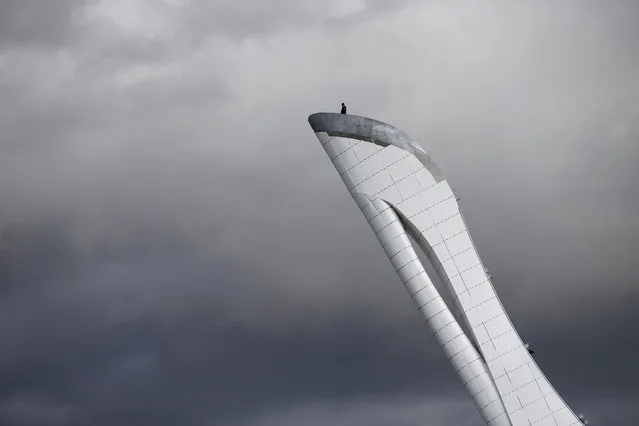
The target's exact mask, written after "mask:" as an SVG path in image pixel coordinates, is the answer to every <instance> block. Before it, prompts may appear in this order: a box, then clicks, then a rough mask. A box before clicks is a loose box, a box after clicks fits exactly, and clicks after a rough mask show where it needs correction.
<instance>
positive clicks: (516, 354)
mask: <svg viewBox="0 0 639 426" xmlns="http://www.w3.org/2000/svg"><path fill="white" fill-rule="evenodd" d="M528 359H529V355H528V351H527V350H526V348H524V347H523V346H519V347H517V348H516V349H514V350H512V351H510V352H508V353H507V354H504V355H502V356H501V362H502V363H503V364H504V368H505V369H506V371H508V372H510V371H513V370H516V369H518V368H519V367H521V366H522V365H524V364H526V363H528Z"/></svg>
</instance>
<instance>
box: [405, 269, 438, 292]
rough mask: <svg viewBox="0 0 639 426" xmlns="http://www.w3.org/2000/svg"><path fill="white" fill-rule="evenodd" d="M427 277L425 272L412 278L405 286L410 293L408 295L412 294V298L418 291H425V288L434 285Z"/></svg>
mask: <svg viewBox="0 0 639 426" xmlns="http://www.w3.org/2000/svg"><path fill="white" fill-rule="evenodd" d="M425 275H426V272H423V273H421V274H419V275H417V276H415V277H413V278H411V279H410V280H408V282H407V283H406V284H405V286H406V291H408V294H410V295H411V297H412V296H413V295H414V294H415V293H417V292H418V291H420V290H421V289H423V288H424V287H426V286H429V285H432V284H431V282H430V279H427V277H426V276H425Z"/></svg>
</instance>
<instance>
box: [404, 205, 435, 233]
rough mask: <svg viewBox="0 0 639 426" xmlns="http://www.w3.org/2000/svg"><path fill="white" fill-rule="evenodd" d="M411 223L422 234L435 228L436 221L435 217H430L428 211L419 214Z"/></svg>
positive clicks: (412, 218)
mask: <svg viewBox="0 0 639 426" xmlns="http://www.w3.org/2000/svg"><path fill="white" fill-rule="evenodd" d="M410 222H411V223H412V224H413V225H414V226H415V228H417V230H418V231H420V232H421V231H423V230H425V229H428V228H431V227H433V226H435V221H433V217H432V216H431V215H430V213H428V210H425V211H423V212H421V213H419V214H417V215H416V216H413V217H411V218H410Z"/></svg>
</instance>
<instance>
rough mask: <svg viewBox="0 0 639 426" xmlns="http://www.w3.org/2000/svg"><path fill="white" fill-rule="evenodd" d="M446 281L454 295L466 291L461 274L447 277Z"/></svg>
mask: <svg viewBox="0 0 639 426" xmlns="http://www.w3.org/2000/svg"><path fill="white" fill-rule="evenodd" d="M448 281H449V282H450V285H451V287H452V288H453V291H454V292H455V294H456V295H458V296H459V295H460V294H461V293H464V292H466V284H464V281H463V280H462V278H461V275H455V276H454V277H451V278H449V280H448ZM469 297H470V295H469Z"/></svg>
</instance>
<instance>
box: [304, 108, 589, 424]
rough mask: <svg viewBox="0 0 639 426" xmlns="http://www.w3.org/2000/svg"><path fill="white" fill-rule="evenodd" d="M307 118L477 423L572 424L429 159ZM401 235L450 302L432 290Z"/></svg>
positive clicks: (380, 126) (369, 133)
mask: <svg viewBox="0 0 639 426" xmlns="http://www.w3.org/2000/svg"><path fill="white" fill-rule="evenodd" d="M308 121H309V123H310V125H311V127H312V128H313V130H314V131H315V134H316V135H317V137H318V139H319V140H320V142H321V143H322V146H323V147H324V149H325V150H326V153H327V154H328V156H329V158H330V159H331V161H332V162H333V165H334V166H335V168H336V169H337V171H338V172H339V174H340V176H341V177H342V180H343V181H344V183H345V184H346V187H347V188H348V190H349V191H350V193H351V195H352V197H353V199H354V200H355V202H356V203H357V205H358V206H359V208H360V209H361V211H362V213H363V214H364V216H365V217H366V220H368V222H369V224H370V226H371V228H372V229H373V232H374V233H375V235H376V236H377V238H378V240H379V242H380V244H381V245H382V247H383V248H384V251H385V252H386V255H387V256H388V258H389V260H390V261H391V263H392V265H393V267H394V268H395V270H396V271H397V274H398V275H399V277H400V278H401V280H402V282H403V283H404V286H405V287H406V290H407V291H408V293H409V294H410V296H411V297H412V299H413V301H414V302H415V304H416V305H417V307H418V309H419V311H420V312H421V313H422V315H423V316H424V318H425V319H426V322H427V323H428V325H429V326H430V328H431V329H432V331H433V333H434V334H435V337H436V338H437V341H438V342H439V344H440V345H441V347H442V349H443V350H444V352H445V353H446V355H447V356H448V359H449V360H450V362H451V364H452V365H453V367H454V368H455V371H456V372H457V374H458V375H459V377H460V379H461V380H462V382H463V383H464V386H465V387H466V389H467V390H468V392H469V393H470V395H471V396H472V398H473V401H474V402H475V405H476V406H477V408H478V410H479V412H480V414H481V416H482V417H483V419H484V420H485V421H486V423H487V424H488V425H491V426H492V425H494V426H497V425H500V426H501V425H514V426H519V425H526V426H528V425H539V426H546V425H552V426H567V425H580V424H581V423H582V422H581V421H580V419H579V418H578V417H577V416H576V415H575V414H574V413H573V412H572V410H570V408H569V407H568V406H567V405H566V403H565V402H564V401H563V400H562V398H561V397H560V396H559V394H558V393H557V392H556V391H555V390H554V389H553V387H552V386H551V384H550V383H549V382H548V379H547V378H546V377H545V376H544V374H543V373H542V372H541V370H540V369H539V367H538V366H537V364H536V363H535V361H534V360H533V358H532V357H531V355H530V354H529V352H528V350H527V348H526V346H525V345H524V344H523V342H522V340H521V339H520V337H519V335H518V334H517V331H516V330H515V328H514V327H513V324H512V323H511V321H510V319H509V318H508V315H507V314H506V312H505V310H504V308H503V306H502V305H501V302H500V301H499V298H498V297H497V294H496V293H495V289H494V288H493V286H492V284H491V281H490V277H489V276H488V274H487V273H486V270H485V268H484V266H483V264H482V262H481V260H480V258H479V255H478V253H477V250H476V248H475V246H474V245H473V242H472V239H471V237H470V234H469V233H468V229H467V227H466V224H465V222H464V219H463V216H462V214H461V212H460V210H459V205H458V204H457V200H456V197H455V195H454V194H453V191H452V189H451V188H450V186H449V185H448V182H447V181H446V180H445V179H444V177H443V175H442V173H441V171H440V170H439V168H438V167H437V166H436V164H435V163H434V162H433V161H432V159H431V158H430V156H429V155H428V154H427V153H426V152H425V151H424V150H423V149H422V148H421V147H420V146H419V145H417V144H416V143H415V142H414V141H412V140H411V139H410V138H409V137H408V136H407V135H406V134H404V133H403V132H402V131H400V130H398V129H397V128H395V127H393V126H391V125H388V124H386V123H382V122H380V121H376V120H372V119H370V118H365V117H358V116H354V115H345V114H333V113H318V114H313V115H311V116H310V117H309V119H308ZM409 236H411V237H412V238H413V239H414V240H415V241H416V242H417V244H418V245H419V247H420V248H421V249H422V250H423V251H424V253H425V254H426V256H427V257H428V259H429V260H430V262H431V263H432V265H433V267H434V269H435V270H436V271H437V273H438V275H439V278H440V279H441V281H442V282H443V283H444V285H445V287H446V289H447V290H448V291H449V292H450V294H451V296H452V300H453V304H454V306H447V304H446V303H445V301H444V300H443V299H442V297H441V296H440V294H439V293H438V291H437V289H436V288H435V286H434V285H433V283H432V281H431V279H430V278H429V276H428V274H427V273H426V271H425V270H424V267H423V265H422V264H421V262H420V260H419V259H418V258H417V255H416V253H415V250H414V248H413V245H412V243H411V241H410V239H409ZM451 309H453V310H454V311H455V312H456V313H457V314H458V315H459V319H460V321H461V323H460V322H458V321H457V320H456V319H455V315H453V313H452V312H451Z"/></svg>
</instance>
